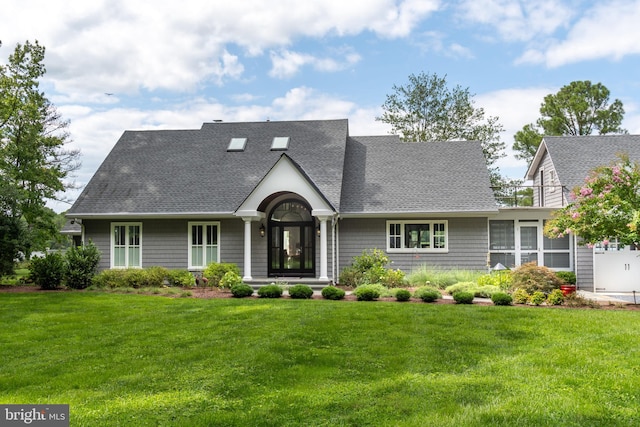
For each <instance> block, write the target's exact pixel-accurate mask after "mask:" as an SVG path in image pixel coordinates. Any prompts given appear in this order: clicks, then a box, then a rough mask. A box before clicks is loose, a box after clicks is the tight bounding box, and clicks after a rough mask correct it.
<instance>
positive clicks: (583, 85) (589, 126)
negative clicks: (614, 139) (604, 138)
mask: <svg viewBox="0 0 640 427" xmlns="http://www.w3.org/2000/svg"><path fill="white" fill-rule="evenodd" d="M609 96H610V93H609V89H607V88H606V87H605V86H604V85H602V83H596V84H592V83H591V82H590V81H588V80H584V81H574V82H571V83H569V84H568V85H566V86H563V87H562V88H561V89H560V90H559V91H558V93H556V94H549V95H547V96H545V97H544V102H543V103H542V105H541V106H540V118H539V119H538V120H537V121H536V123H535V124H534V123H530V124H527V125H525V126H524V127H523V128H522V130H520V131H518V132H516V134H515V135H514V140H515V142H514V144H513V149H514V151H515V152H516V157H517V158H519V159H523V160H526V161H527V162H528V163H530V162H531V160H533V157H534V156H535V153H536V151H537V149H538V146H539V145H540V142H542V137H543V136H544V135H550V136H563V135H591V134H592V133H594V132H597V133H599V134H600V135H605V134H609V133H625V132H626V131H625V130H624V129H622V127H621V124H622V119H623V118H624V108H623V105H622V101H620V100H619V99H616V100H614V101H613V102H610V101H609Z"/></svg>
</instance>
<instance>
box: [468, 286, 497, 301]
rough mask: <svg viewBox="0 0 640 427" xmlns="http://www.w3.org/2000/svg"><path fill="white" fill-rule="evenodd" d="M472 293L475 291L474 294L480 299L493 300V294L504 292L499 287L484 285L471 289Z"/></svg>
mask: <svg viewBox="0 0 640 427" xmlns="http://www.w3.org/2000/svg"><path fill="white" fill-rule="evenodd" d="M471 291H473V294H474V295H475V296H476V297H478V298H491V297H492V296H493V294H495V293H497V292H502V289H500V287H498V286H493V285H484V286H478V287H476V288H475V289H471Z"/></svg>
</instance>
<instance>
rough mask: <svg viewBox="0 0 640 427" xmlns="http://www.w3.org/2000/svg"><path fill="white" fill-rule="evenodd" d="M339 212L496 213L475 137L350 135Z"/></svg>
mask: <svg viewBox="0 0 640 427" xmlns="http://www.w3.org/2000/svg"><path fill="white" fill-rule="evenodd" d="M346 156H347V157H346V160H345V173H344V182H343V186H342V202H341V206H342V213H344V214H347V213H369V214H374V213H411V212H416V213H418V212H423V213H452V212H474V211H475V212H478V211H480V212H496V211H497V206H496V201H495V198H494V196H493V192H492V191H491V183H490V178H489V173H488V171H487V167H486V165H485V160H484V156H483V153H482V147H481V145H480V143H478V142H468V141H448V142H429V143H400V142H399V139H398V138H397V137H395V136H389V137H377V138H371V137H351V138H349V140H348V143H347V154H346Z"/></svg>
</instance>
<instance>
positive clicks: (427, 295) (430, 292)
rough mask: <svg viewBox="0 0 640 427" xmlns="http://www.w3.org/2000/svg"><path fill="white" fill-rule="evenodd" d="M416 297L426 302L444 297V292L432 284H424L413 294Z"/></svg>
mask: <svg viewBox="0 0 640 427" xmlns="http://www.w3.org/2000/svg"><path fill="white" fill-rule="evenodd" d="M413 296H414V297H416V298H420V299H421V300H422V301H424V302H434V301H436V300H437V299H440V298H442V294H441V293H440V291H438V290H437V289H435V288H432V287H431V286H422V287H419V288H418V289H416V291H415V292H414V294H413Z"/></svg>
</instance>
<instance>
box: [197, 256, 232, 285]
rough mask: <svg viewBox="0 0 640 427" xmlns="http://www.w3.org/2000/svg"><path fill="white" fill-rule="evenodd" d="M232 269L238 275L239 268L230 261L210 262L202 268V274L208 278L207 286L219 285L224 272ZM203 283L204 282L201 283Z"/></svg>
mask: <svg viewBox="0 0 640 427" xmlns="http://www.w3.org/2000/svg"><path fill="white" fill-rule="evenodd" d="M228 271H232V272H234V273H236V274H237V275H238V276H240V268H238V266H237V265H235V264H232V263H222V262H212V263H211V264H209V265H208V266H207V268H205V269H204V271H203V272H202V276H203V277H205V278H206V279H207V280H208V284H209V286H219V285H220V280H222V278H223V277H224V275H225V273H226V272H228ZM203 284H204V283H203Z"/></svg>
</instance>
